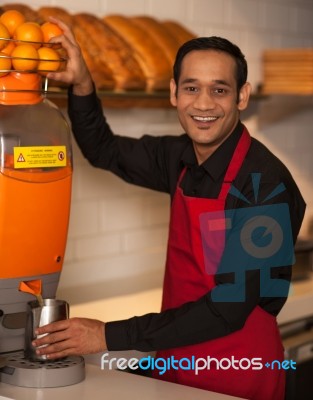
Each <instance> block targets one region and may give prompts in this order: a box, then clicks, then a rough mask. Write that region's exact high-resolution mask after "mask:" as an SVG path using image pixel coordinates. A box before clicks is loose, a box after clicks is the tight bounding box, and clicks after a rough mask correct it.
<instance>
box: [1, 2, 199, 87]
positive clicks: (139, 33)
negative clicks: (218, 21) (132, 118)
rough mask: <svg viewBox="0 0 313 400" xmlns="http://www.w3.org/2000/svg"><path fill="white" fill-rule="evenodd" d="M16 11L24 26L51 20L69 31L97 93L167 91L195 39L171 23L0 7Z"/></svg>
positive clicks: (52, 9)
mask: <svg viewBox="0 0 313 400" xmlns="http://www.w3.org/2000/svg"><path fill="white" fill-rule="evenodd" d="M8 9H15V10H18V11H20V12H21V13H22V14H24V16H25V17H26V19H27V20H28V21H34V22H38V23H40V24H41V23H43V22H44V21H46V20H48V17H49V16H54V17H56V18H59V19H61V20H62V21H64V22H65V23H66V24H67V25H69V26H70V27H71V28H72V30H73V32H74V34H75V37H76V39H77V41H78V43H79V45H80V47H81V51H82V54H83V56H84V58H85V60H86V63H87V65H88V67H89V69H90V72H91V74H92V77H93V80H94V82H95V85H96V87H97V89H98V90H114V91H130V90H138V91H147V92H153V91H160V90H168V88H169V80H170V78H171V76H172V65H173V62H174V59H175V55H176V52H177V50H178V48H179V47H180V46H181V45H182V44H183V43H184V42H185V41H187V40H190V39H192V38H194V37H195V35H194V34H193V33H192V32H190V31H189V30H188V29H186V28H185V27H183V26H182V25H181V24H179V23H178V22H175V21H160V20H157V19H156V18H152V17H147V16H138V17H125V16H122V15H106V16H103V17H97V16H95V15H92V14H89V13H79V14H70V13H69V12H68V11H66V10H65V9H63V8H61V7H41V8H39V9H38V10H34V9H32V8H31V7H29V6H27V5H25V4H16V3H10V4H5V5H2V6H0V12H3V11H6V10H8Z"/></svg>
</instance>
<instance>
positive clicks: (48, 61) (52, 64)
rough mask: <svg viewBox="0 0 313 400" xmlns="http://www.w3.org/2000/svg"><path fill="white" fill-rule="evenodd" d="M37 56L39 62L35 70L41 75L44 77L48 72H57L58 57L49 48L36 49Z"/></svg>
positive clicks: (59, 63)
mask: <svg viewBox="0 0 313 400" xmlns="http://www.w3.org/2000/svg"><path fill="white" fill-rule="evenodd" d="M38 55H39V58H40V61H39V64H38V68H37V69H38V71H42V72H40V73H41V75H46V73H47V72H50V71H57V70H58V69H59V68H60V65H61V61H60V56H59V54H58V53H57V52H56V51H55V50H53V49H51V48H50V47H40V49H38Z"/></svg>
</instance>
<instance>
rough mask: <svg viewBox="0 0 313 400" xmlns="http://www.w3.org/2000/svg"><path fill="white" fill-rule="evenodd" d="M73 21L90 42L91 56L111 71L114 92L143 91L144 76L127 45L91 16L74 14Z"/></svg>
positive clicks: (100, 21) (106, 26)
mask: <svg viewBox="0 0 313 400" xmlns="http://www.w3.org/2000/svg"><path fill="white" fill-rule="evenodd" d="M74 19H75V24H77V25H80V27H81V29H83V30H84V32H85V35H86V37H87V38H88V41H89V42H90V43H91V42H92V52H93V54H92V56H93V57H95V58H96V59H97V60H99V61H100V62H101V63H102V64H105V65H107V67H108V68H109V69H110V70H111V71H112V74H113V78H114V80H115V83H116V85H115V90H117V91H123V90H144V89H145V86H146V80H145V76H144V74H143V71H142V69H141V67H140V66H139V64H138V62H137V60H136V59H135V58H134V57H133V54H132V49H131V48H130V47H129V46H128V44H127V43H126V42H125V41H124V40H123V39H122V38H121V37H120V36H119V35H118V34H116V33H115V32H114V31H113V30H112V29H111V28H110V27H109V26H108V25H107V24H105V23H104V22H103V21H102V20H100V19H99V18H97V17H95V16H93V15H90V14H87V13H81V14H76V15H75V17H74Z"/></svg>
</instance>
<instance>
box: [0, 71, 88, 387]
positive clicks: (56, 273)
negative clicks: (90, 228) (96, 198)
mask: <svg viewBox="0 0 313 400" xmlns="http://www.w3.org/2000/svg"><path fill="white" fill-rule="evenodd" d="M41 85H42V78H41V77H40V75H38V74H36V73H18V72H11V73H10V74H7V75H5V76H2V77H0V356H1V357H2V359H3V358H6V359H7V360H9V361H10V362H8V363H7V364H6V366H5V367H4V368H1V370H0V380H1V381H2V382H6V383H9V384H10V383H12V384H17V385H19V386H38V385H37V383H36V382H39V381H40V382H41V383H40V385H39V386H40V387H49V386H62V385H63V386H65V385H67V384H72V383H75V379H76V380H81V376H80V377H78V378H71V377H70V378H69V381H68V382H67V381H65V382H63V381H62V379H63V380H64V379H66V378H65V376H66V374H64V370H63V371H62V368H60V365H58V369H59V372H58V373H59V375H56V376H54V372H53V367H51V366H50V370H51V371H52V372H51V373H50V375H49V374H48V372H49V370H48V369H47V366H45V365H43V369H45V371H41V372H38V371H37V372H36V369H37V370H40V368H38V366H36V365H35V366H34V364H36V363H34V362H32V363H31V365H30V366H27V365H26V367H23V365H24V366H25V363H26V364H27V360H25V359H24V353H23V348H24V336H25V322H26V310H27V303H28V302H30V301H32V300H34V299H35V298H34V297H33V295H31V294H29V293H25V292H22V291H19V285H20V284H21V282H26V283H27V282H28V281H33V280H40V281H41V287H42V297H43V298H55V295H56V290H57V286H58V282H59V278H60V273H61V269H62V265H63V260H64V253H65V247H66V240H67V231H68V223H69V213H70V201H71V184H72V148H71V139H70V129H69V126H68V124H67V122H66V120H65V118H64V117H63V115H62V113H61V112H60V110H59V109H58V108H57V107H56V106H55V105H54V104H53V103H51V102H50V101H49V100H47V99H46V98H45V97H44V96H43V95H42V93H41ZM21 360H23V361H21ZM22 364H23V365H22ZM69 364H71V363H69V362H67V366H68V365H69ZM76 364H77V362H76ZM32 366H34V367H33V369H32ZM29 370H30V372H29ZM60 370H61V371H60ZM23 371H24V372H25V373H26V376H25V377H24V376H23ZM27 371H28V372H27ZM29 373H30V374H31V376H32V377H34V380H35V383H32V379H31V377H30V376H29V375H27V374H29ZM55 373H57V372H55ZM36 374H41V375H42V374H44V379H43V378H42V376H41V377H40V379H38V377H35V375H36ZM47 374H48V375H47ZM78 375H81V374H80V373H79V374H78ZM45 380H46V381H45Z"/></svg>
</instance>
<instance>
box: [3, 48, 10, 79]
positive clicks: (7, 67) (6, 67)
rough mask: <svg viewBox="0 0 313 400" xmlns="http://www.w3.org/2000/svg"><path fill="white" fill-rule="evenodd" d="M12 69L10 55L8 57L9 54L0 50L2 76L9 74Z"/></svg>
mask: <svg viewBox="0 0 313 400" xmlns="http://www.w3.org/2000/svg"><path fill="white" fill-rule="evenodd" d="M10 69H11V59H10V57H8V56H7V54H4V53H2V52H0V76H3V75H6V74H8V73H9V72H10Z"/></svg>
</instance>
